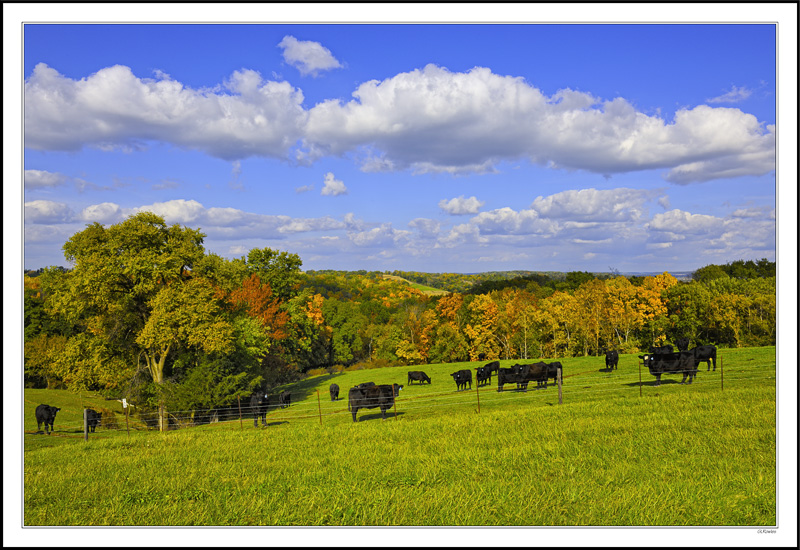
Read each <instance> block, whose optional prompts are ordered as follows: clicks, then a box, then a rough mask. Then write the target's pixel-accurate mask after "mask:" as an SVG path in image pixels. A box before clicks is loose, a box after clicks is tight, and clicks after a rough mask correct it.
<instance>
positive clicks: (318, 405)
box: [317, 390, 322, 426]
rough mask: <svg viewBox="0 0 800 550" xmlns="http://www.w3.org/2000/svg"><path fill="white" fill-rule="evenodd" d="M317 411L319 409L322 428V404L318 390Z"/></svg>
mask: <svg viewBox="0 0 800 550" xmlns="http://www.w3.org/2000/svg"><path fill="white" fill-rule="evenodd" d="M317 409H319V425H320V426H322V403H320V400H319V390H317Z"/></svg>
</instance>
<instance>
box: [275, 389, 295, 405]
mask: <svg viewBox="0 0 800 550" xmlns="http://www.w3.org/2000/svg"><path fill="white" fill-rule="evenodd" d="M291 399H292V394H291V393H289V390H284V391H282V392H281V393H280V395H278V405H280V406H281V408H282V409H285V408H286V407H288V406H289V403H290V401H291Z"/></svg>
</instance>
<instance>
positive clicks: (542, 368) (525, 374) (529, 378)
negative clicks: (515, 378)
mask: <svg viewBox="0 0 800 550" xmlns="http://www.w3.org/2000/svg"><path fill="white" fill-rule="evenodd" d="M525 367H527V368H525ZM523 369H524V370H523ZM519 371H520V375H521V376H522V381H521V385H522V390H523V391H528V382H536V386H537V387H539V386H544V389H547V379H548V378H549V375H550V368H549V365H548V364H547V363H545V362H544V361H539V362H538V363H533V364H531V365H520V366H519ZM553 372H555V369H554V370H553Z"/></svg>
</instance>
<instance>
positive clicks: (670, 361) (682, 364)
mask: <svg viewBox="0 0 800 550" xmlns="http://www.w3.org/2000/svg"><path fill="white" fill-rule="evenodd" d="M639 359H641V360H642V361H643V362H644V365H645V366H646V367H647V369H648V370H649V371H650V374H652V375H653V376H655V377H656V386H660V385H661V375H662V374H680V373H683V379H682V380H681V384H683V383H685V382H686V378H687V377H688V378H689V382H688V383H689V384H691V383H692V380H693V379H694V377H695V376H696V375H697V364H696V362H695V355H694V353H692V352H691V351H679V352H677V353H654V354H650V355H640V356H639Z"/></svg>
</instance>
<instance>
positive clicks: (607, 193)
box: [531, 188, 651, 222]
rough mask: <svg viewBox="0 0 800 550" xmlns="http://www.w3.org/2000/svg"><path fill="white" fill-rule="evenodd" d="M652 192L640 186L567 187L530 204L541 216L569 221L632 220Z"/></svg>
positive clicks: (639, 214)
mask: <svg viewBox="0 0 800 550" xmlns="http://www.w3.org/2000/svg"><path fill="white" fill-rule="evenodd" d="M650 195H651V193H650V192H648V191H643V190H640V189H627V188H620V189H607V190H598V189H593V188H590V189H581V190H568V191H562V192H561V193H556V194H554V195H550V196H548V197H541V196H540V197H536V199H535V200H534V201H533V203H532V204H531V209H533V210H535V211H536V212H537V213H538V214H539V216H541V217H543V218H554V219H568V220H571V221H605V222H610V221H635V220H638V219H640V218H641V217H642V216H643V215H644V214H645V207H644V202H645V201H646V200H648V199H649V198H650Z"/></svg>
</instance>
